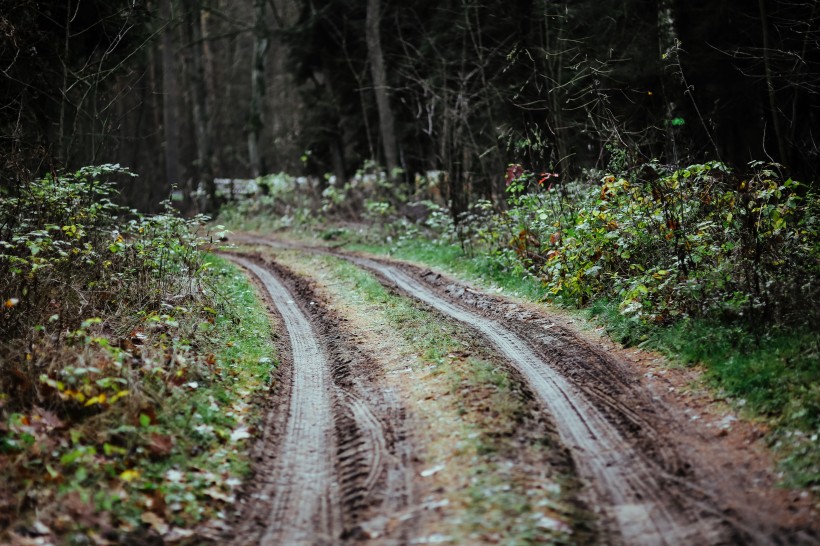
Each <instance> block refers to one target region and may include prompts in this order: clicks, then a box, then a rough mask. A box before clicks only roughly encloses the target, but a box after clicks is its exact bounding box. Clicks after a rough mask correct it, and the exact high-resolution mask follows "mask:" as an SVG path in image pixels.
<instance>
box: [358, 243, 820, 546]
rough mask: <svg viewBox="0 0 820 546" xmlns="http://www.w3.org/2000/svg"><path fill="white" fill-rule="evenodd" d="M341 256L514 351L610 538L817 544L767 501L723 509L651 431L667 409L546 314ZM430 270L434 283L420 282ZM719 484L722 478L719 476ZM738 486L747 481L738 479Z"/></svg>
mask: <svg viewBox="0 0 820 546" xmlns="http://www.w3.org/2000/svg"><path fill="white" fill-rule="evenodd" d="M342 257H344V258H345V259H348V260H350V261H352V262H354V263H356V264H358V265H360V266H362V267H364V268H367V269H369V270H371V271H373V272H375V273H376V274H377V275H378V276H380V277H381V279H382V282H383V283H385V284H386V285H392V286H394V287H395V288H396V289H398V290H399V291H400V292H403V293H406V294H408V295H411V296H412V297H414V298H417V299H418V300H420V301H423V302H425V303H426V304H428V305H429V306H431V307H432V308H434V309H436V310H437V311H439V312H440V313H442V314H443V315H446V316H449V317H452V318H454V319H456V320H458V321H461V322H463V323H464V324H465V325H467V326H469V327H471V328H473V329H474V330H475V331H477V332H478V333H479V334H480V335H481V336H483V337H484V338H485V339H487V340H489V341H490V343H491V344H492V345H493V346H494V347H495V348H496V349H497V350H498V351H499V352H500V353H501V354H503V355H504V356H505V357H506V358H507V359H508V361H509V364H510V365H511V366H512V367H514V368H515V369H516V370H517V371H518V372H519V373H520V374H521V375H522V376H523V377H524V378H525V380H526V382H527V384H528V386H529V387H530V388H531V389H532V390H533V391H534V392H535V393H536V394H537V395H538V396H539V398H540V399H541V401H542V403H543V405H544V407H545V408H546V409H547V410H548V411H549V412H550V413H551V414H552V417H553V419H554V421H555V422H556V425H557V427H558V432H559V434H560V436H561V438H562V440H563V441H564V443H565V445H566V446H567V447H568V448H569V449H570V451H571V452H572V454H573V458H574V460H575V464H576V467H577V469H578V473H579V475H580V477H582V478H583V479H585V480H586V481H587V483H588V484H589V486H590V490H589V497H590V498H588V499H587V502H588V503H589V505H591V506H597V507H598V509H599V515H600V517H601V518H602V520H603V522H604V526H605V527H606V528H608V529H609V533H608V534H609V537H608V538H607V539H606V542H607V543H614V544H626V545H633V544H646V545H689V544H704V545H706V544H708V545H719V544H721V545H722V544H726V545H730V544H761V545H762V544H818V543H820V541H818V539H817V535H816V532H815V531H814V530H813V529H809V528H801V527H798V528H794V529H785V528H781V527H780V526H779V525H778V523H777V522H776V521H775V522H772V521H771V520H770V519H769V518H765V517H764V518H760V519H758V518H757V516H759V515H760V514H761V513H762V512H763V511H765V510H766V508H767V507H766V506H765V505H762V504H760V505H759V506H757V507H756V508H757V509H758V510H757V511H755V510H747V511H745V513H743V514H740V513H738V512H741V511H743V510H742V508H744V507H738V506H733V507H732V508H729V507H727V506H726V502H725V499H721V498H720V493H721V492H720V491H715V490H713V488H712V487H711V486H712V485H713V484H712V483H710V481H709V480H710V479H711V478H716V477H717V475H716V473H715V472H712V471H710V470H709V469H699V470H704V471H703V472H701V473H700V481H699V480H698V476H697V475H696V474H695V473H694V470H695V468H694V467H695V466H696V465H695V464H693V463H690V462H688V461H686V460H684V459H683V457H682V455H681V454H682V453H683V452H684V451H685V450H684V449H682V446H680V445H676V443H675V442H674V441H673V440H672V439H671V438H669V437H667V436H666V435H664V434H661V433H659V432H658V431H657V430H655V426H656V425H657V424H659V423H662V422H663V421H664V420H665V419H668V416H665V415H664V412H663V409H662V408H660V407H658V404H654V403H653V401H652V400H651V399H650V397H649V396H648V394H647V393H645V392H639V391H638V390H637V389H634V388H630V385H629V384H628V383H629V377H628V374H624V373H621V372H623V370H622V369H621V367H620V366H619V365H618V363H617V362H615V361H612V360H611V359H608V358H607V357H606V355H602V354H600V353H599V352H597V351H595V350H593V349H592V348H591V347H589V346H587V345H586V344H585V343H584V342H582V341H581V340H579V339H578V338H576V337H575V336H573V335H571V334H569V333H568V332H565V331H561V329H560V328H556V329H555V331H554V333H552V334H551V333H549V332H548V331H544V330H545V329H547V330H549V329H550V328H552V327H554V326H556V325H555V324H552V323H550V322H549V321H548V320H544V319H543V317H542V318H541V320H540V321H538V320H536V324H535V325H534V324H532V323H529V324H526V322H527V321H528V320H530V321H531V320H533V319H538V318H539V317H537V316H533V315H531V314H530V315H528V314H527V313H526V312H525V313H523V315H524V316H521V313H520V310H519V313H518V314H519V316H511V313H509V312H507V308H509V307H516V306H515V305H514V304H509V303H505V302H503V301H498V300H495V299H494V298H492V297H486V296H484V297H482V295H481V294H480V293H478V292H473V291H471V290H469V289H465V287H463V286H462V287H459V286H455V285H452V284H450V285H445V286H441V284H440V283H437V282H435V281H438V280H439V277H440V276H438V275H435V274H432V273H431V272H430V271H429V270H428V271H426V272H422V271H420V270H418V269H417V268H413V267H410V266H407V267H400V266H399V265H395V264H389V263H384V262H380V261H375V260H371V259H367V258H361V257H355V256H349V255H347V256H342ZM405 270H407V271H410V272H412V274H411V273H408V272H407V271H405ZM429 277H433V282H429V283H428V282H423V281H421V280H420V279H426V278H429ZM437 284H438V286H436V285H437ZM456 302H459V303H456ZM464 304H467V305H464ZM538 322H540V324H538ZM545 323H546V324H545ZM533 326H539V327H537V328H536V327H533ZM539 330H540V331H539ZM596 376H597V377H596ZM703 462H704V461H699V463H700V465H702V464H703ZM738 481H740V480H738ZM715 483H720V484H721V485H725V482H724V481H723V480H717V481H716V482H715ZM734 485H735V487H737V488H739V489H743V487H744V485H743V483H742V482H741V483H737V484H734ZM758 500H760V499H758ZM746 508H748V507H746Z"/></svg>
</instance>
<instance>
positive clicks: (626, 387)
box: [224, 234, 820, 545]
mask: <svg viewBox="0 0 820 546" xmlns="http://www.w3.org/2000/svg"><path fill="white" fill-rule="evenodd" d="M232 242H233V243H236V245H237V246H236V247H235V249H234V250H232V251H231V253H230V254H229V255H228V257H229V258H230V259H232V260H233V261H234V262H235V263H236V264H237V265H239V266H240V267H242V268H243V269H244V270H245V271H246V272H247V274H248V275H249V276H250V277H251V278H252V279H253V280H254V282H255V283H256V285H257V286H258V290H259V293H260V296H261V297H262V298H264V299H265V301H267V303H268V306H269V310H270V313H271V315H272V317H273V322H274V324H276V325H277V329H278V331H279V332H281V333H282V335H281V336H279V337H278V338H277V339H278V343H279V349H280V355H281V360H282V363H281V365H280V367H279V368H278V370H277V375H276V377H275V381H274V388H273V392H272V394H271V398H270V400H268V401H267V409H266V412H267V417H266V419H265V425H264V430H262V431H260V433H259V434H258V435H257V436H258V440H257V444H256V446H255V447H254V450H253V464H254V468H253V475H254V476H253V479H251V480H249V481H248V483H247V486H246V487H245V489H244V490H243V492H242V494H241V495H240V497H239V500H238V508H237V513H236V516H235V519H234V521H233V523H232V525H231V526H230V530H229V531H227V532H226V533H225V535H224V541H225V542H231V543H232V544H237V545H241V544H263V545H272V544H340V543H366V544H434V543H452V544H543V543H554V544H596V543H598V544H616V545H640V544H647V545H661V544H669V545H672V544H820V524H818V521H820V520H819V519H818V517H817V505H816V499H814V498H813V497H812V496H811V495H810V494H808V493H807V492H801V491H795V490H788V489H785V488H782V487H780V486H778V485H777V484H778V476H777V473H776V470H775V466H774V462H773V459H772V457H771V454H770V453H769V452H768V450H767V448H766V446H765V445H764V442H763V440H762V438H763V437H764V436H765V433H766V430H765V425H763V424H761V423H757V422H753V421H748V420H745V419H743V418H742V416H738V415H736V414H735V413H733V412H732V410H731V408H729V407H728V406H727V405H725V404H724V403H723V402H721V401H720V400H718V399H716V398H715V397H714V396H713V395H712V394H710V392H709V391H707V390H705V389H704V388H702V386H701V383H700V382H699V381H698V374H699V371H698V370H697V369H693V368H679V367H674V366H670V365H669V364H668V363H667V362H665V361H664V359H663V358H661V357H660V356H658V355H657V354H653V353H649V352H645V351H642V350H639V349H628V350H627V349H623V348H620V347H618V346H616V345H615V344H613V343H612V342H610V341H608V340H607V339H606V338H605V336H603V335H602V334H601V333H600V332H599V331H597V330H594V329H590V328H585V327H584V326H583V325H582V324H581V323H580V322H579V321H578V320H577V319H575V318H573V317H569V316H566V315H563V314H560V313H556V312H555V311H553V310H548V309H546V308H544V307H543V306H540V305H536V304H531V303H527V302H522V301H516V300H514V299H510V298H505V297H501V296H500V295H498V294H491V293H488V292H487V291H485V290H481V289H479V288H476V287H475V286H471V285H468V284H466V283H464V282H461V281H458V280H455V279H452V278H448V277H447V276H446V275H443V274H442V273H439V272H435V271H432V270H430V269H429V268H426V267H420V266H418V265H414V264H410V263H404V262H397V261H390V260H387V259H384V258H376V257H372V256H371V257H368V256H364V255H361V254H353V253H345V252H340V251H333V250H328V249H326V248H325V249H321V248H313V247H307V246H304V245H302V244H299V243H294V242H286V241H284V240H279V239H273V238H267V237H259V236H253V235H240V234H238V235H236V236H235V237H233V238H232Z"/></svg>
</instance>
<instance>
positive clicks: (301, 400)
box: [230, 256, 342, 546]
mask: <svg viewBox="0 0 820 546" xmlns="http://www.w3.org/2000/svg"><path fill="white" fill-rule="evenodd" d="M230 259H231V260H232V261H234V262H235V263H237V264H238V265H240V266H242V267H243V268H245V269H246V270H248V271H250V272H252V273H253V274H254V275H255V276H256V277H257V278H258V279H259V280H260V282H261V283H262V285H263V286H264V287H265V289H266V290H267V292H268V294H269V296H270V298H271V300H272V301H273V303H274V305H275V306H276V309H277V311H278V312H279V314H280V316H281V317H282V322H283V323H284V326H285V330H286V332H287V336H288V339H289V340H290V344H291V349H292V358H293V362H294V366H293V378H292V382H293V386H292V392H291V398H290V403H289V406H288V418H287V424H286V426H285V431H284V437H283V439H282V441H281V444H280V447H279V456H278V457H277V459H276V463H275V467H274V472H273V481H272V482H271V483H270V484H269V486H268V487H267V488H266V489H268V490H269V491H270V493H271V494H272V496H271V501H270V516H269V522H268V526H267V528H266V530H265V532H264V534H263V535H262V536H261V537H260V539H259V544H260V545H262V546H273V545H277V544H316V543H317V538H318V537H325V539H326V540H327V541H328V543H331V542H332V541H333V539H334V537H337V536H338V535H339V534H340V532H341V528H342V513H341V502H340V501H341V495H340V491H339V486H338V481H337V479H336V475H335V474H336V473H335V468H334V460H333V452H334V446H335V442H336V440H335V431H334V419H333V393H332V384H333V383H332V379H331V375H330V369H329V366H328V363H327V358H326V356H325V353H324V351H323V350H322V348H321V347H320V345H319V341H318V339H317V337H316V335H315V333H314V331H313V328H312V326H311V324H310V321H309V320H308V319H307V317H306V316H305V314H304V313H303V312H302V311H301V310H300V309H299V307H298V306H297V305H296V304H295V300H294V298H293V297H292V296H291V294H290V292H289V291H288V290H287V288H285V286H284V285H283V284H282V283H281V282H280V281H279V280H278V279H276V277H274V276H273V275H272V274H271V273H270V272H269V271H268V270H266V269H264V268H262V267H259V266H258V265H257V264H255V263H253V262H251V261H250V260H247V259H245V258H239V257H235V256H231V257H230Z"/></svg>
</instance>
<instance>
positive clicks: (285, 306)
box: [231, 256, 414, 545]
mask: <svg viewBox="0 0 820 546" xmlns="http://www.w3.org/2000/svg"><path fill="white" fill-rule="evenodd" d="M231 259H232V260H233V261H234V262H235V263H237V264H238V265H240V266H242V267H243V268H245V269H246V271H248V272H249V273H250V274H251V275H252V276H253V278H254V280H255V281H256V282H257V284H258V285H259V286H260V288H261V289H262V290H263V293H264V294H265V296H266V298H268V299H269V301H270V302H271V303H272V304H273V306H274V307H275V313H276V315H278V317H280V320H281V323H282V324H283V326H284V330H285V333H286V334H287V340H283V343H282V345H283V346H284V347H283V349H284V351H283V352H282V354H283V364H284V365H283V366H281V367H280V369H279V372H278V376H277V378H276V383H277V384H280V385H282V387H280V388H278V389H277V390H276V391H275V392H274V393H273V396H274V401H273V402H272V403H271V405H270V410H269V414H268V423H269V425H268V426H269V427H270V430H268V431H267V433H266V434H264V435H263V436H262V438H261V439H260V440H259V444H261V445H262V446H263V447H262V449H258V450H257V455H258V457H257V459H256V466H255V468H254V473H255V476H256V478H255V479H254V480H252V483H251V484H250V485H249V489H248V490H247V491H246V492H245V494H244V496H243V498H242V500H240V509H239V511H238V517H237V520H236V522H235V528H234V529H233V530H232V533H231V537H232V540H231V543H232V544H236V545H245V544H262V545H274V544H339V543H340V542H347V541H359V540H361V539H367V538H379V544H398V543H406V541H405V539H404V535H405V531H406V529H407V528H411V527H412V525H413V518H412V514H411V515H410V516H409V517H405V518H403V519H402V520H401V522H399V523H395V522H393V525H391V526H390V528H389V529H388V528H379V529H378V531H373V530H372V528H373V525H372V524H371V525H369V526H368V530H365V528H364V526H363V524H364V523H366V522H371V521H372V520H374V519H375V518H377V517H378V516H380V515H382V514H397V513H402V512H403V511H405V510H406V508H407V507H408V506H409V505H410V503H411V502H412V500H413V481H412V476H413V474H414V469H413V465H412V462H411V461H410V445H409V443H408V442H407V440H406V434H405V429H404V427H405V426H406V425H407V420H406V419H405V415H404V413H405V412H404V409H403V408H402V407H401V406H400V405H399V404H398V401H397V400H396V398H395V397H394V396H391V393H390V391H389V390H387V389H382V388H381V387H380V385H379V375H380V374H379V371H378V369H377V367H376V365H375V363H374V361H373V359H372V358H371V357H370V356H369V355H367V354H365V353H363V352H362V351H360V350H359V349H358V348H357V347H356V346H355V345H354V343H352V340H351V339H349V338H347V337H345V336H343V335H342V334H341V333H340V329H339V327H338V324H339V321H338V319H337V318H336V317H335V316H334V315H333V313H332V311H330V310H328V309H327V308H326V307H325V306H324V305H322V303H321V300H320V299H319V298H318V297H316V295H315V294H314V293H313V290H312V289H311V287H310V284H309V282H308V281H307V280H305V279H302V278H300V277H298V276H296V275H294V274H292V273H290V272H289V271H288V270H287V269H285V268H284V267H282V266H280V265H277V264H273V263H264V262H263V261H262V260H261V259H259V258H256V259H255V260H251V259H247V258H243V257H238V256H231ZM283 416H285V418H284V419H282V417H283ZM283 421H284V422H283Z"/></svg>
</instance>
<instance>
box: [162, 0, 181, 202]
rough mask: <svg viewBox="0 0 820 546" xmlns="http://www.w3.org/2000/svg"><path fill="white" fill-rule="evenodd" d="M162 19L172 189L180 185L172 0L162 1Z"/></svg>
mask: <svg viewBox="0 0 820 546" xmlns="http://www.w3.org/2000/svg"><path fill="white" fill-rule="evenodd" d="M160 17H161V19H162V21H163V24H164V25H165V29H164V30H163V33H162V111H163V118H164V119H163V121H164V125H165V127H164V129H165V178H166V183H167V184H168V186H169V187H170V186H172V185H174V184H177V183H179V118H178V114H177V97H178V90H177V77H178V73H177V69H176V62H175V59H174V51H173V47H174V36H173V21H172V20H171V0H161V2H160ZM166 189H167V188H166Z"/></svg>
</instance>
